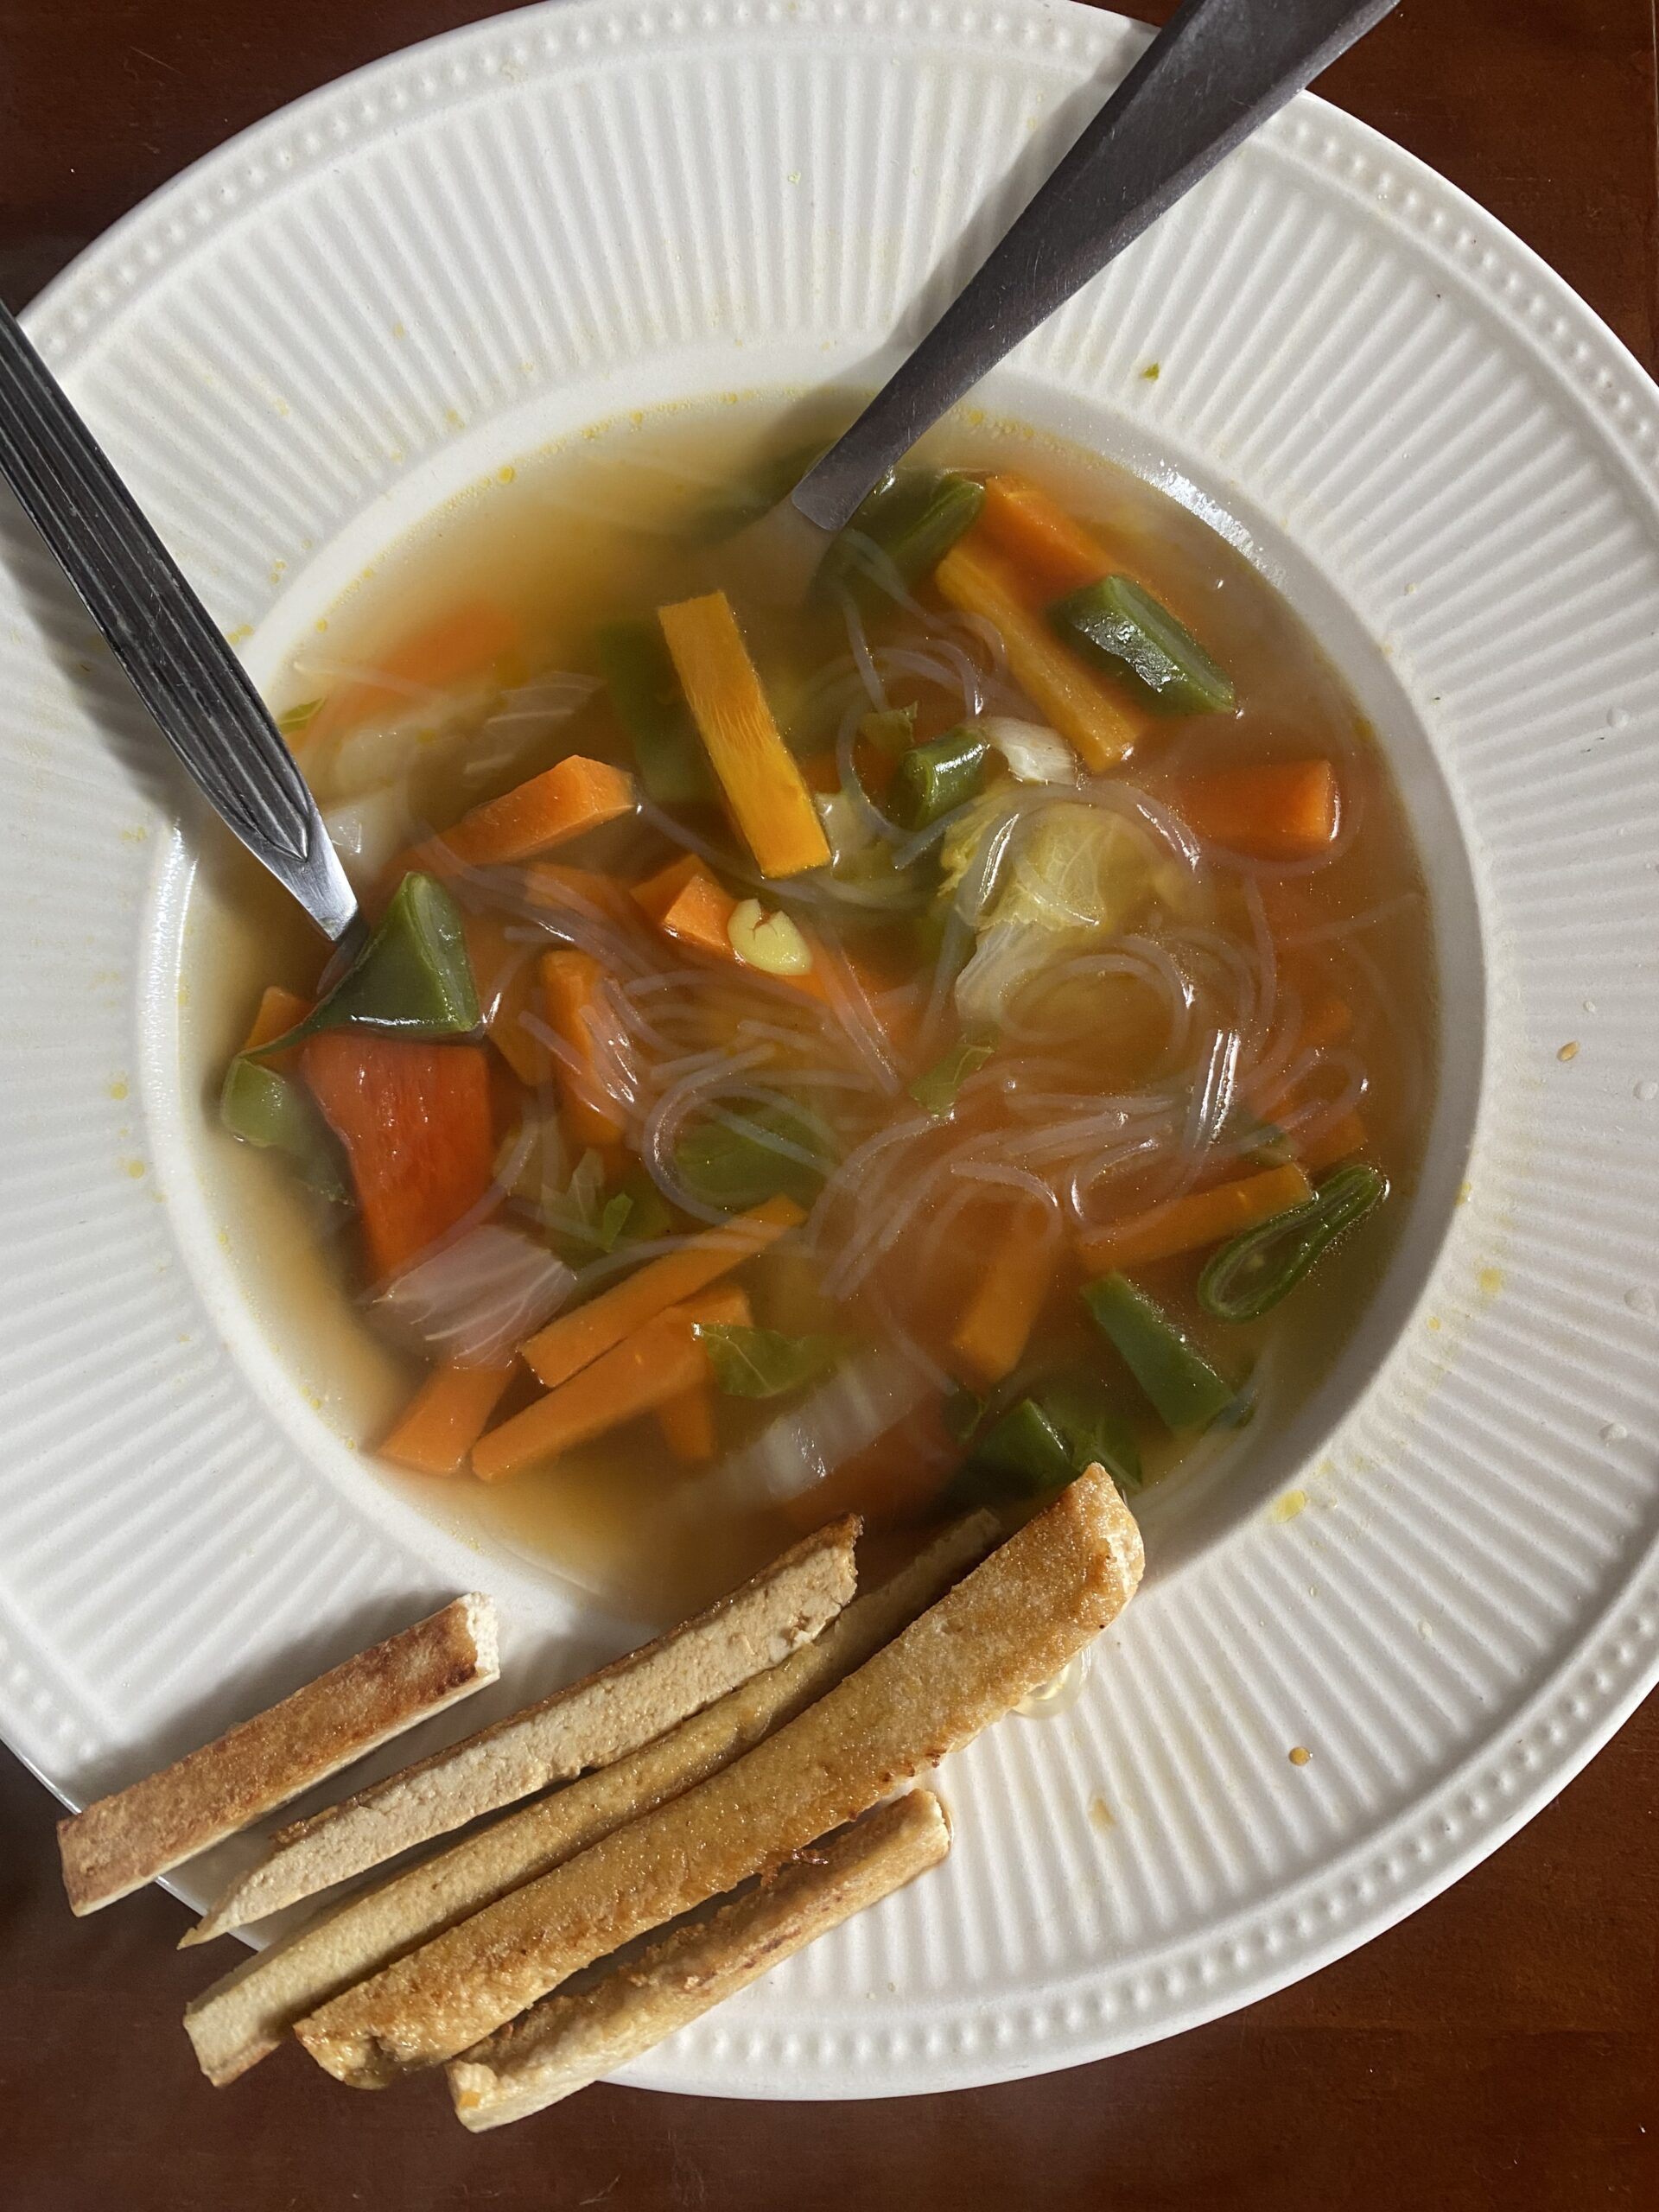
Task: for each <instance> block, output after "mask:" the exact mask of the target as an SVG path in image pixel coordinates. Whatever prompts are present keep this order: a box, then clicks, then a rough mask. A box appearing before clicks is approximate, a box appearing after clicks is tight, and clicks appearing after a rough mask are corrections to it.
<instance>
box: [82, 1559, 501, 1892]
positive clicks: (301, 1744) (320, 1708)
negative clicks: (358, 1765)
mask: <svg viewBox="0 0 1659 2212" xmlns="http://www.w3.org/2000/svg"><path fill="white" fill-rule="evenodd" d="M498 1673H499V1667H498V1665H497V1662H496V1649H495V1608H494V1606H493V1605H492V1604H491V1603H490V1601H489V1599H487V1598H482V1597H479V1596H477V1595H470V1596H467V1597H465V1598H457V1599H455V1601H454V1604H453V1605H446V1606H445V1607H444V1608H443V1610H442V1612H436V1613H433V1614H431V1615H430V1616H429V1618H427V1619H426V1620H423V1621H416V1623H415V1624H414V1626H413V1627H412V1628H406V1629H403V1630H400V1631H399V1632H398V1634H397V1635H396V1636H389V1637H386V1639H385V1642H384V1643H376V1644H372V1645H371V1646H370V1648H369V1649H367V1650H366V1651H359V1652H358V1653H357V1655H356V1656H355V1657H353V1658H351V1659H347V1660H345V1661H343V1662H341V1664H340V1666H338V1667H332V1668H330V1669H329V1670H328V1672H327V1674H326V1675H318V1677H317V1679H316V1681H314V1682H308V1683H307V1684H306V1685H305V1687H304V1688H303V1689H297V1690H296V1691H295V1692H294V1694H293V1695H292V1696H291V1697H285V1698H284V1699H283V1700H282V1702H281V1704H280V1705H273V1706H271V1707H268V1708H267V1710H266V1711H265V1712H264V1713H255V1714H254V1716H253V1718H252V1719H251V1720H244V1721H240V1722H238V1725H237V1726H235V1727H234V1728H232V1729H229V1730H227V1731H226V1733H225V1734H224V1735H222V1736H220V1737H218V1738H216V1739H215V1740H214V1741H213V1743H211V1744H204V1745H202V1746H201V1748H200V1750H199V1751H191V1752H189V1753H188V1754H187V1755H186V1757H185V1758H181V1759H177V1760H175V1762H174V1764H172V1765H171V1766H168V1767H163V1768H162V1770H161V1772H160V1773H159V1774H152V1775H148V1776H146V1777H145V1778H144V1780H143V1781H142V1782H135V1783H133V1784H132V1786H131V1787H130V1789H122V1790H118V1792H117V1793H116V1795H115V1796H112V1797H100V1798H99V1799H98V1800H97V1801H96V1802H94V1803H93V1804H91V1805H88V1806H87V1807H86V1808H85V1810H84V1811H82V1812H79V1813H76V1814H75V1815H73V1818H71V1819H69V1820H67V1821H59V1822H58V1849H59V1851H60V1853H61V1854H62V1858H63V1886H64V1888H65V1890H66V1891H67V1892H68V1896H69V1905H70V1910H72V1911H73V1912H76V1913H88V1912H96V1911H98V1910H99V1908H100V1906H103V1905H106V1904H114V1902H115V1900H116V1899H117V1898H118V1897H126V1896H127V1895H128V1894H129V1893H130V1891H133V1890H137V1889H142V1888H143V1885H144V1884H145V1883H146V1882H153V1881H154V1880H155V1878H156V1876H157V1875H158V1874H164V1873H166V1872H167V1870H168V1867H169V1866H178V1865H179V1864H180V1863H181V1861H182V1860H184V1859H194V1857H195V1855H196V1853H198V1852H199V1851H206V1850H207V1848H208V1847H209V1846H210V1845H212V1844H215V1843H222V1842H223V1841H224V1840H225V1838H226V1836H228V1835H234V1834H236V1833H237V1831H238V1829H239V1828H245V1827H247V1826H248V1825H249V1824H250V1822H251V1821H257V1820H262V1819H263V1818H264V1815H266V1814H267V1813H274V1812H275V1811H276V1810H277V1807H278V1806H279V1805H285V1804H287V1803H288V1802H289V1799H290V1798H294V1797H297V1796H299V1795H300V1793H301V1791H302V1790H303V1789H311V1788H312V1787H313V1786H314V1785H315V1783H319V1782H326V1781H327V1779H328V1777H329V1776H330V1775H331V1774H338V1773H339V1771H340V1769H341V1767H343V1766H349V1765H350V1764H352V1762H353V1760H354V1759H359V1758H363V1757H364V1755H365V1753H366V1752H369V1751H373V1750H374V1749H375V1748H376V1746H377V1745H380V1744H384V1743H386V1742H388V1741H389V1740H390V1739H391V1738H392V1737H393V1736H397V1735H401V1733H402V1732H403V1731H404V1729H405V1728H412V1727H413V1726H415V1724H416V1721H419V1720H428V1719H430V1718H431V1717H432V1715H433V1714H434V1713H442V1711H443V1710H444V1708H445V1707H446V1706H451V1705H454V1702H455V1701H456V1700H457V1699H458V1698H463V1697H470V1696H471V1695H472V1694H473V1692H474V1690H480V1689H482V1688H484V1686H485V1684H486V1682H493V1681H494V1680H495V1679H496V1676H497V1674H498Z"/></svg>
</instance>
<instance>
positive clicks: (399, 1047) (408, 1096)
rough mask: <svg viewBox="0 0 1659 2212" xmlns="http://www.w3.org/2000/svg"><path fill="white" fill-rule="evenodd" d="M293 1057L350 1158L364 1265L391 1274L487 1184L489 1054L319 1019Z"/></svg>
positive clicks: (491, 1151) (454, 1220)
mask: <svg viewBox="0 0 1659 2212" xmlns="http://www.w3.org/2000/svg"><path fill="white" fill-rule="evenodd" d="M300 1065H301V1067H302V1070H303V1071H304V1074H305V1079H306V1081H307V1082H308V1084H310V1086H311V1089H312V1091H313V1092H314V1094H315V1097H316V1101H317V1103H318V1104H319V1105H320V1106H321V1109H322V1111H323V1114H324V1116H325V1117H326V1119H327V1122H328V1124H329V1126H330V1128H332V1129H333V1130H334V1134H335V1135H336V1136H338V1137H339V1139H340V1142H341V1143H342V1144H343V1145H344V1146H345V1147H346V1157H347V1158H348V1159H349V1160H350V1161H351V1164H352V1180H353V1184H354V1185H356V1190H357V1202H358V1205H359V1209H360V1211H361V1213H362V1217H363V1230H364V1235H365V1238H366V1240H367V1243H368V1253H369V1264H370V1267H371V1268H372V1270H373V1273H374V1275H375V1277H376V1279H377V1281H378V1280H380V1279H382V1278H384V1277H385V1276H387V1275H393V1274H397V1273H398V1271H399V1270H400V1269H401V1268H405V1267H407V1266H408V1265H409V1263H410V1261H411V1260H413V1259H414V1258H415V1257H416V1255H418V1254H419V1253H421V1252H423V1251H424V1250H425V1249H426V1248H427V1246H428V1245H429V1244H431V1243H435V1241H436V1239H437V1238H439V1237H440V1236H443V1235H444V1233H445V1232H446V1230H451V1229H453V1228H454V1225H455V1224H456V1223H457V1222H458V1221H459V1220H460V1219H461V1216H462V1215H463V1214H465V1213H467V1212H468V1211H471V1209H472V1208H473V1207H474V1206H475V1205H478V1203H479V1201H480V1199H481V1198H483V1197H484V1195H485V1193H486V1192H487V1191H488V1189H489V1187H490V1179H491V1177H492V1175H493V1172H494V1167H493V1162H494V1153H495V1145H494V1135H493V1128H492V1124H491V1114H490V1073H489V1062H488V1060H487V1058H486V1056H485V1054H484V1052H483V1051H482V1049H481V1048H480V1046H476V1045H429V1044H422V1043H417V1042H416V1040H415V1039H411V1038H406V1037H385V1036H379V1035H377V1034H376V1033H374V1032H372V1031H371V1030H367V1029H325V1030H324V1031H323V1032H322V1033H321V1035H319V1036H315V1037H310V1038H308V1039H306V1042H305V1044H304V1046H302V1049H301V1053H300Z"/></svg>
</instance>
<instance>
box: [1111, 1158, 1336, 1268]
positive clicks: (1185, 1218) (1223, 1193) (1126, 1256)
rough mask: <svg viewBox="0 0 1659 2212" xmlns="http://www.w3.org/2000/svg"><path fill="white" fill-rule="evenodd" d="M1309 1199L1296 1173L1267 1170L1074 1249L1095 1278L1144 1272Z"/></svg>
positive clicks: (1157, 1209) (1174, 1202) (1179, 1201)
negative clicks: (1124, 1270) (1098, 1274)
mask: <svg viewBox="0 0 1659 2212" xmlns="http://www.w3.org/2000/svg"><path fill="white" fill-rule="evenodd" d="M1312 1197H1313V1185H1312V1184H1311V1183H1310V1182H1309V1181H1308V1179H1307V1177H1306V1175H1305V1174H1304V1173H1303V1172H1302V1170H1301V1168H1300V1167H1299V1166H1294V1165H1293V1166H1286V1167H1269V1168H1268V1169H1266V1170H1265V1171H1264V1172H1263V1173H1262V1174H1260V1175H1246V1176H1245V1177H1243V1179H1242V1180H1241V1181H1239V1182H1236V1183H1219V1184H1217V1185H1216V1187H1215V1189H1214V1190H1212V1191H1194V1192H1192V1193H1191V1194H1190V1195H1189V1196H1188V1197H1186V1198H1172V1199H1171V1200H1170V1201H1169V1202H1168V1203H1167V1204H1166V1205H1161V1206H1153V1207H1152V1208H1151V1209H1150V1210H1149V1211H1147V1212H1146V1213H1141V1214H1136V1215H1135V1216H1134V1217H1132V1218H1131V1219H1130V1220H1128V1221H1125V1222H1121V1223H1120V1224H1118V1226H1117V1227H1116V1229H1104V1230H1099V1231H1097V1232H1096V1234H1095V1235H1094V1236H1084V1237H1083V1238H1081V1239H1080V1240H1079V1243H1078V1246H1077V1249H1078V1250H1079V1251H1080V1252H1081V1254H1082V1255H1083V1262H1084V1266H1085V1267H1087V1268H1093V1269H1095V1270H1096V1272H1103V1271H1105V1270H1106V1269H1109V1268H1137V1267H1145V1266H1147V1264H1148V1263H1149V1262H1152V1261H1154V1260H1173V1258H1174V1257H1175V1255H1177V1254H1178V1253H1180V1252H1195V1251H1197V1250H1198V1249H1199V1247H1200V1246H1202V1245H1205V1244H1219V1243H1223V1242H1224V1240H1225V1239H1226V1238H1227V1237H1229V1236H1237V1234H1238V1232H1239V1230H1241V1229H1254V1228H1255V1226H1256V1224H1257V1223H1258V1222H1263V1221H1271V1220H1272V1219H1273V1217H1274V1214H1277V1213H1287V1212H1288V1211H1289V1210H1290V1208H1291V1207H1292V1206H1300V1205H1305V1204H1306V1201H1307V1200H1308V1199H1309V1198H1312Z"/></svg>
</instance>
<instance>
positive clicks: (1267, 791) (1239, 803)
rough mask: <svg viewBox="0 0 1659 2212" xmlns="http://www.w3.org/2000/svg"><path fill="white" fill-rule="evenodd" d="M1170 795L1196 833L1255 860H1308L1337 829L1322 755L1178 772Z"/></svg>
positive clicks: (1332, 773)
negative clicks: (1188, 774) (1184, 772)
mask: <svg viewBox="0 0 1659 2212" xmlns="http://www.w3.org/2000/svg"><path fill="white" fill-rule="evenodd" d="M1174 798H1175V806H1176V810H1177V811H1178V812H1179V814H1181V815H1183V816H1184V817H1185V819H1186V821H1187V822H1188V823H1189V824H1190V825H1191V827H1192V829H1196V830H1197V831H1198V835H1199V836H1200V837H1206V838H1208V839H1209V840H1210V841H1211V843H1213V844H1217V845H1224V846H1225V847H1226V848H1227V849H1229V850H1230V851H1231V852H1236V853H1248V854H1249V855H1251V856H1252V857H1253V858H1254V859H1256V860H1263V861H1300V860H1310V859H1312V858H1313V855H1315V854H1316V853H1321V852H1323V851H1324V850H1325V847H1326V846H1327V845H1328V844H1329V843H1330V842H1331V841H1332V838H1333V837H1334V836H1336V834H1337V814H1338V799H1337V772H1336V770H1335V769H1334V768H1333V767H1332V765H1331V763H1330V762H1329V761H1328V760H1268V761H1262V762H1260V763H1258V764H1257V765H1256V766H1254V767H1248V768H1212V769H1211V770H1209V771H1208V772H1205V773H1204V774H1195V775H1191V776H1184V777H1183V778H1182V779H1181V780H1180V782H1179V785H1178V786H1177V788H1176V791H1175V794H1174Z"/></svg>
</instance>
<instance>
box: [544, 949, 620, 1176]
mask: <svg viewBox="0 0 1659 2212" xmlns="http://www.w3.org/2000/svg"><path fill="white" fill-rule="evenodd" d="M538 972H539V973H540V976H541V979H542V996H543V1001H544V1004H545V1007H546V1012H547V1025H548V1027H549V1028H550V1030H551V1031H552V1032H553V1033H554V1035H555V1036H556V1038H558V1039H559V1041H560V1042H561V1043H562V1044H563V1046H564V1047H565V1049H566V1051H567V1052H569V1053H570V1054H571V1055H572V1057H573V1058H575V1061H576V1063H577V1066H576V1067H574V1068H573V1067H572V1066H571V1065H570V1064H569V1061H568V1060H566V1059H563V1058H556V1060H555V1062H554V1074H555V1076H556V1078H557V1081H558V1085H559V1096H560V1098H561V1100H562V1101H563V1107H564V1122H565V1127H566V1128H567V1129H568V1131H569V1135H570V1136H571V1138H572V1140H573V1141H575V1143H577V1144H581V1145H589V1144H594V1145H607V1144H620V1142H621V1139H622V1121H621V1117H620V1115H619V1114H618V1113H617V1112H616V1109H615V1108H614V1107H613V1105H612V1104H611V1103H610V1100H609V1098H608V1096H607V1093H606V1090H605V1087H604V1085H603V1084H601V1081H600V1078H599V1044H598V1039H600V1038H601V1036H603V1034H604V1033H605V1032H606V1030H607V1028H608V1027H611V1026H612V1025H611V1024H610V1023H609V1022H608V1021H607V1018H606V1014H605V1011H604V1007H603V1006H602V1004H601V1000H600V995H599V994H600V987H601V984H602V983H603V982H604V980H605V977H604V972H603V970H602V969H601V967H600V964H599V963H598V961H597V960H595V959H594V957H593V955H592V954H591V953H588V952H563V951H562V952H544V953H543V955H542V957H541V963H540V967H539V971H538Z"/></svg>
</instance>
